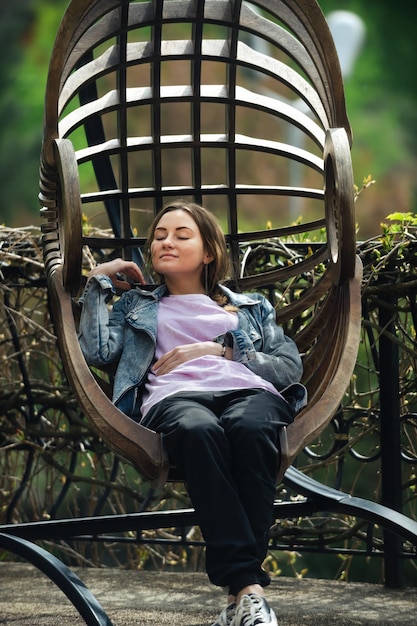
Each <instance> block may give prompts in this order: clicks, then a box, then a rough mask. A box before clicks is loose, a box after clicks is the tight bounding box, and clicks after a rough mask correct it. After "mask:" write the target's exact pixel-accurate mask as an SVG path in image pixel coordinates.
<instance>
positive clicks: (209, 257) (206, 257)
mask: <svg viewBox="0 0 417 626" xmlns="http://www.w3.org/2000/svg"><path fill="white" fill-rule="evenodd" d="M213 260H214V256H213V255H212V254H209V253H208V252H206V253H205V255H204V259H203V263H204V265H208V264H209V263H211V262H212V261H213Z"/></svg>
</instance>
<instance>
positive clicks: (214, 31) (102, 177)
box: [40, 0, 361, 478]
mask: <svg viewBox="0 0 417 626" xmlns="http://www.w3.org/2000/svg"><path fill="white" fill-rule="evenodd" d="M350 141H351V133H350V127H349V123H348V120H347V116H346V111H345V102H344V92H343V83H342V77H341V72H340V68H339V63H338V59H337V53H336V50H335V47H334V43H333V40H332V37H331V34H330V32H329V29H328V26H327V23H326V20H325V19H324V17H323V15H322V13H321V10H320V8H319V6H318V5H317V3H316V2H315V1H314V0H275V1H273V0H260V1H257V2H242V0H206V1H203V0H200V1H197V0H154V1H151V0H149V1H133V0H131V1H129V0H72V2H71V3H70V5H69V7H68V9H67V12H66V13H65V16H64V18H63V21H62V24H61V26H60V29H59V32H58V35H57V39H56V45H55V47H54V50H53V53H52V58H51V63H50V70H49V75H48V82H47V90H46V101H45V126H44V141H43V148H42V155H41V167H40V172H41V174H40V179H41V180H40V187H41V192H40V202H41V205H42V207H43V208H42V209H41V212H42V214H43V215H44V217H45V219H46V222H45V224H44V225H43V231H44V239H43V246H44V259H45V268H46V273H47V276H48V285H49V290H50V294H51V301H52V307H53V311H54V318H55V324H56V329H57V335H58V340H59V344H60V349H61V354H62V358H63V361H64V363H65V365H66V369H67V373H68V377H69V380H70V382H71V384H72V385H73V388H74V391H75V393H76V395H77V397H78V399H79V401H80V403H81V406H82V408H83V410H84V411H85V413H86V415H87V416H88V417H89V418H90V419H91V421H92V422H93V423H94V425H95V427H96V428H97V429H98V430H99V432H100V434H101V435H102V436H103V438H104V439H105V440H106V441H107V442H108V443H110V445H111V446H112V447H113V448H114V449H115V450H116V451H118V452H119V453H120V454H122V455H123V456H124V457H126V458H128V459H129V460H130V461H131V462H133V463H134V464H135V465H136V466H137V467H138V468H139V469H140V471H142V472H143V473H144V474H145V475H147V476H148V477H149V478H158V477H160V476H163V475H165V474H164V472H165V471H166V458H165V456H164V451H163V449H162V447H161V444H160V440H159V438H158V437H157V436H156V435H155V433H153V432H151V431H147V430H146V429H144V428H142V427H140V426H138V425H137V424H135V423H134V422H133V421H132V420H130V419H129V418H127V417H126V416H124V415H123V414H121V413H120V412H119V411H117V409H115V407H114V406H113V405H112V404H111V402H110V401H109V399H108V397H107V395H106V394H105V393H104V392H103V390H102V388H101V387H100V386H99V385H98V384H97V382H96V379H95V377H94V376H93V374H92V373H91V372H90V370H89V369H88V367H87V366H86V364H85V362H84V359H83V357H82V355H81V352H80V349H79V346H78V342H77V339H76V320H75V318H74V307H73V306H72V296H74V295H76V294H77V293H78V291H79V289H80V287H81V286H82V283H83V267H85V259H86V256H85V250H86V249H87V250H88V251H89V255H90V256H92V257H93V258H94V259H95V261H98V262H99V261H100V260H102V259H104V258H107V257H109V256H113V255H117V256H120V255H122V256H124V257H125V258H133V259H134V260H136V261H137V262H138V263H139V264H141V263H142V254H141V247H142V245H143V243H144V241H145V238H146V232H147V229H148V226H149V224H150V222H151V221H152V219H153V216H154V215H155V213H156V212H157V211H158V210H159V209H160V208H161V207H162V206H163V205H164V204H165V203H166V202H167V201H169V200H171V199H174V198H175V199H176V198H183V199H190V200H193V201H196V202H198V203H200V204H203V205H204V206H206V207H207V208H208V209H209V210H211V211H213V212H214V213H215V214H216V215H217V217H218V218H219V220H220V222H221V223H222V226H223V228H224V231H225V233H226V238H227V242H228V246H229V250H230V255H231V259H232V265H233V276H232V277H231V284H232V286H234V287H235V288H236V289H241V290H252V289H256V290H260V291H263V292H264V293H266V294H267V295H268V296H269V297H270V299H271V301H272V302H273V303H274V305H276V307H277V313H278V321H279V322H280V323H282V324H284V326H285V328H286V330H287V332H288V333H289V334H291V335H292V336H293V337H294V338H295V340H296V341H297V343H298V346H299V348H300V350H301V352H302V353H303V358H304V369H305V373H304V382H305V384H306V385H307V387H308V390H309V394H310V401H309V405H308V407H307V408H306V409H305V410H304V411H303V412H302V413H301V414H300V415H299V417H298V418H297V420H296V421H295V423H294V425H292V426H291V427H290V428H289V429H288V448H287V450H286V453H285V460H284V462H283V465H282V468H283V469H285V467H286V465H287V464H288V463H290V462H291V461H292V460H293V458H294V456H295V455H296V454H297V452H298V450H299V449H300V447H302V446H303V445H306V444H307V443H308V442H310V441H311V440H312V439H313V438H314V437H315V436H316V435H317V433H318V432H320V430H321V429H322V428H324V426H325V425H326V424H327V423H328V422H329V420H330V419H331V417H332V415H333V414H334V413H335V411H336V410H337V408H338V406H339V404H340V401H341V399H342V397H343V394H344V391H345V388H346V386H347V384H348V381H349V378H350V375H351V373H352V370H353V367H354V363H355V360H356V353H357V347H358V340H359V327H360V275H361V269H360V263H359V261H358V260H357V258H356V255H355V222H354V185H353V177H352V169H351V159H350ZM92 225H93V226H96V227H95V228H92ZM83 254H84V257H83Z"/></svg>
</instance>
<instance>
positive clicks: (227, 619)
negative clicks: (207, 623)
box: [211, 602, 236, 626]
mask: <svg viewBox="0 0 417 626" xmlns="http://www.w3.org/2000/svg"><path fill="white" fill-rule="evenodd" d="M235 613H236V604H235V603H234V602H232V603H231V604H229V605H228V606H227V607H226V608H224V609H223V611H222V612H221V613H220V615H219V617H218V618H217V620H216V621H215V622H214V623H213V624H212V625H211V626H232V621H233V618H234V616H235Z"/></svg>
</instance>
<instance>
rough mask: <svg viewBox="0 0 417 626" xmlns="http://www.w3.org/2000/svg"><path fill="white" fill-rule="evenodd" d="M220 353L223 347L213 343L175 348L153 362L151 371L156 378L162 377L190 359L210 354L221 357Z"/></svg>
mask: <svg viewBox="0 0 417 626" xmlns="http://www.w3.org/2000/svg"><path fill="white" fill-rule="evenodd" d="M222 353H223V346H222V345H221V344H220V343H216V342H214V341H200V342H199V343H189V344H185V345H184V346H177V347H176V348H174V349H173V350H170V351H169V352H167V353H166V354H163V355H162V356H161V358H160V359H158V360H157V361H155V363H154V364H153V366H152V371H153V372H154V374H156V375H157V376H163V375H164V374H168V373H169V372H171V371H172V370H173V369H175V368H176V367H178V365H181V364H182V363H186V362H187V361H191V360H192V359H196V358H198V357H199V356H206V355H208V354H211V355H213V356H219V357H222V356H223V354H222Z"/></svg>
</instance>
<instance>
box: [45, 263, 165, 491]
mask: <svg viewBox="0 0 417 626" xmlns="http://www.w3.org/2000/svg"><path fill="white" fill-rule="evenodd" d="M62 271H63V270H62V267H58V268H57V269H56V270H55V271H54V272H53V273H52V274H51V275H50V276H49V292H50V295H51V301H52V308H53V316H54V322H55V326H56V331H57V336H58V342H59V348H60V354H61V357H62V360H63V363H64V366H65V370H66V373H67V376H68V378H69V379H70V380H71V383H72V387H73V390H74V392H75V393H76V395H77V398H78V401H79V403H80V406H81V408H82V409H83V411H84V412H85V414H86V415H87V416H88V418H89V421H90V422H91V423H92V425H93V427H94V429H95V430H96V431H97V433H98V435H99V436H100V437H102V439H103V440H104V441H105V442H106V443H107V444H108V445H109V446H110V447H111V448H112V449H113V450H115V451H116V452H117V453H118V454H120V456H122V457H123V458H125V459H126V460H127V461H129V462H130V463H132V465H133V466H134V467H136V468H137V469H138V471H139V472H140V473H141V474H143V475H144V476H145V477H146V478H147V479H149V480H151V481H157V482H158V483H163V482H165V480H166V477H167V474H168V470H169V466H168V459H167V456H166V453H165V451H164V449H163V446H162V441H161V437H160V435H158V434H157V433H155V432H153V431H151V430H149V429H148V428H145V427H144V426H141V425H140V424H138V423H136V422H135V421H134V420H132V419H130V418H129V417H128V416H127V415H125V414H124V413H122V412H121V411H119V409H117V408H116V407H115V406H114V404H113V403H112V402H111V400H110V399H109V398H108V397H107V396H106V394H105V393H104V391H103V390H102V389H101V388H100V387H99V385H98V384H97V382H96V380H95V379H94V376H93V374H92V373H91V371H90V369H89V367H88V366H87V363H86V361H85V359H84V356H83V354H82V352H81V348H80V346H79V343H78V339H77V332H76V328H75V322H74V317H73V313H72V301H71V295H70V293H69V292H68V291H66V290H65V289H64V287H63V284H62Z"/></svg>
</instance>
